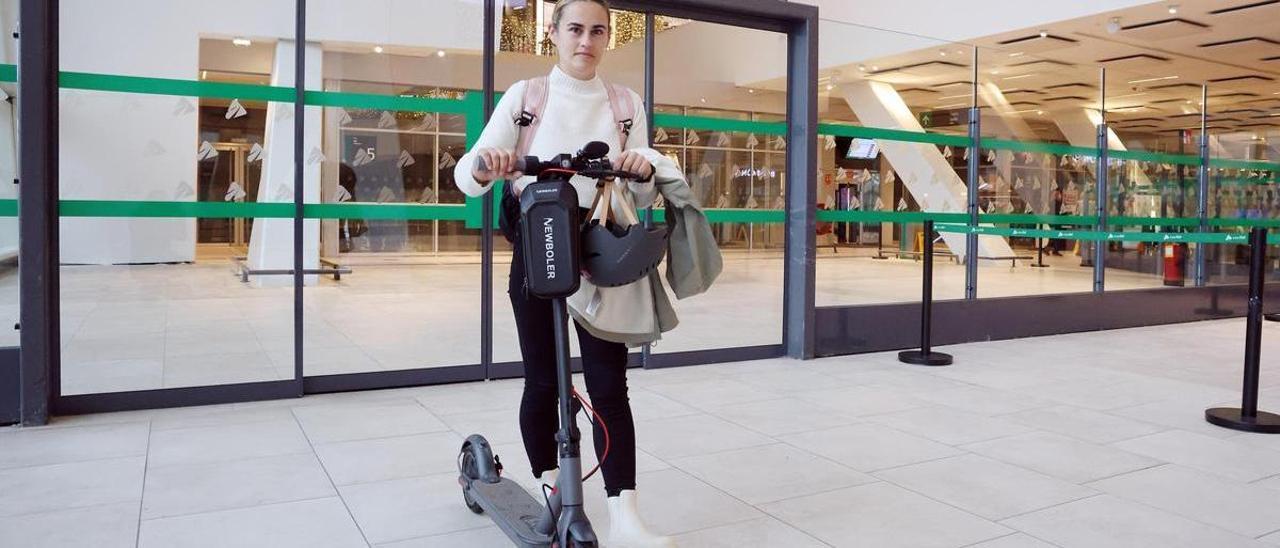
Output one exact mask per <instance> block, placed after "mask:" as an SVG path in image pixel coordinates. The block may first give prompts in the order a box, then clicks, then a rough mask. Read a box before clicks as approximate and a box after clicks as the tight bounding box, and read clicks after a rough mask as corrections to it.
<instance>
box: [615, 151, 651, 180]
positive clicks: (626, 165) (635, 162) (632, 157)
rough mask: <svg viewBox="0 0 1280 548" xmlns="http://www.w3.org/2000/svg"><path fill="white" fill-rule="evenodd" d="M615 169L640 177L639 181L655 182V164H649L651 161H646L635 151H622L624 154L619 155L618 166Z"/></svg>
mask: <svg viewBox="0 0 1280 548" xmlns="http://www.w3.org/2000/svg"><path fill="white" fill-rule="evenodd" d="M614 169H616V170H618V171H625V172H627V173H634V174H636V175H639V176H640V178H639V180H643V181H650V180H653V172H654V167H653V164H651V163H649V160H646V159H645V158H644V156H643V155H641V154H640V153H639V152H636V151H634V150H624V151H622V154H619V155H618V165H616V166H614Z"/></svg>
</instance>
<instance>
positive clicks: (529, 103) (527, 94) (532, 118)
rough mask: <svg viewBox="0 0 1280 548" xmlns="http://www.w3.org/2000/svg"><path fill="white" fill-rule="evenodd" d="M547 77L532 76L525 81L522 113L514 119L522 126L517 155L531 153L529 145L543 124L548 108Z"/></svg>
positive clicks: (521, 105) (521, 103)
mask: <svg viewBox="0 0 1280 548" xmlns="http://www.w3.org/2000/svg"><path fill="white" fill-rule="evenodd" d="M548 95H549V94H548V93H547V77H546V76H539V77H537V78H530V79H528V80H525V83H524V96H523V98H522V99H521V102H520V115H519V116H517V117H516V119H515V120H514V122H515V124H516V125H517V126H520V137H519V139H517V140H516V150H515V152H516V156H517V157H521V156H526V155H528V154H529V146H530V145H531V144H532V143H533V137H534V136H535V135H537V134H538V127H539V126H541V125H542V112H543V111H544V110H546V108H547V96H548Z"/></svg>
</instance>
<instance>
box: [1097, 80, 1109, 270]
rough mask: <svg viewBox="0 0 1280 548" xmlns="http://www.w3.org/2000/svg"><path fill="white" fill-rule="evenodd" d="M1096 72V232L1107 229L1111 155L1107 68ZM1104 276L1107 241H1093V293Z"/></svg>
mask: <svg viewBox="0 0 1280 548" xmlns="http://www.w3.org/2000/svg"><path fill="white" fill-rule="evenodd" d="M1098 73H1099V79H1100V82H1099V83H1100V86H1099V89H1101V90H1102V93H1101V94H1100V95H1101V98H1100V102H1101V104H1100V105H1099V107H1100V108H1099V109H1098V115H1099V116H1100V117H1101V119H1100V120H1099V122H1098V165H1097V169H1096V170H1095V171H1096V172H1097V175H1096V176H1095V177H1096V179H1097V181H1095V184H1096V185H1097V197H1096V201H1097V202H1098V203H1097V214H1098V228H1097V230H1098V232H1106V231H1107V209H1108V208H1107V200H1108V199H1109V193H1108V192H1107V186H1108V185H1107V183H1108V180H1107V179H1108V174H1109V173H1110V170H1109V169H1108V167H1109V166H1108V164H1109V163H1110V156H1111V155H1110V154H1109V153H1108V152H1109V151H1108V150H1107V149H1108V146H1109V142H1108V139H1107V69H1105V68H1100V69H1098ZM1106 276H1107V242H1106V241H1105V240H1104V241H1097V242H1094V243H1093V292H1094V293H1102V292H1103V290H1104V289H1105V287H1106Z"/></svg>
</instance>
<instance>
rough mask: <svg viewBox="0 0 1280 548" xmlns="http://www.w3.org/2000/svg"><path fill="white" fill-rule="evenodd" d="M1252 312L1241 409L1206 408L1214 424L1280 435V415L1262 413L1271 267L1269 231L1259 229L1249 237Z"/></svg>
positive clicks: (1247, 322) (1206, 416)
mask: <svg viewBox="0 0 1280 548" xmlns="http://www.w3.org/2000/svg"><path fill="white" fill-rule="evenodd" d="M1249 243H1250V246H1251V247H1252V251H1253V253H1252V256H1251V257H1250V258H1249V311H1248V316H1246V318H1245V335H1244V387H1243V390H1242V394H1241V402H1240V407H1239V408H1234V407H1215V408H1212V409H1206V410H1205V412H1204V419H1205V420H1206V421H1209V423H1211V424H1215V425H1218V426H1221V427H1223V428H1230V429H1232V430H1243V431H1245V432H1258V433H1264V434H1280V415H1276V414H1274V413H1267V412H1265V411H1258V374H1259V369H1260V362H1261V357H1262V356H1261V352H1262V294H1263V288H1264V285H1265V276H1266V267H1267V229H1266V228H1262V227H1257V228H1254V229H1253V232H1252V233H1251V234H1250V235H1249Z"/></svg>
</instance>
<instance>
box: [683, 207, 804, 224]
mask: <svg viewBox="0 0 1280 548" xmlns="http://www.w3.org/2000/svg"><path fill="white" fill-rule="evenodd" d="M703 212H704V213H706V215H707V221H708V222H712V223H761V224H782V223H784V222H786V220H787V216H786V212H785V211H783V210H781V209H705V210H703Z"/></svg>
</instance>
